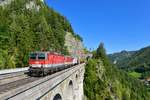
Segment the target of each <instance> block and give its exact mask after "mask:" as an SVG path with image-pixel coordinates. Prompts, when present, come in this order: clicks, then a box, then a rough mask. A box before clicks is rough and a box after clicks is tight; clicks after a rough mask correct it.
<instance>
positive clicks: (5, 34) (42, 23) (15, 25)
mask: <svg viewBox="0 0 150 100" xmlns="http://www.w3.org/2000/svg"><path fill="white" fill-rule="evenodd" d="M31 1H32V2H33V3H34V6H31V7H30V6H29V7H27V4H30V2H31ZM66 32H71V33H72V35H73V36H74V37H76V38H77V39H79V40H81V41H82V40H83V39H82V38H81V37H80V36H79V35H78V34H75V33H74V31H73V29H72V26H71V24H70V23H69V21H68V20H67V18H66V17H64V16H62V15H61V14H59V13H57V12H56V11H54V10H53V9H52V8H50V7H48V6H47V5H46V4H44V3H42V2H41V1H40V0H13V1H12V2H11V4H8V5H5V6H0V69H8V68H16V67H25V66H28V55H29V53H30V52H32V51H41V50H44V51H53V52H58V53H62V54H67V55H68V51H67V47H66V46H64V44H65V35H66Z"/></svg>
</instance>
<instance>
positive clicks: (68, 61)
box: [29, 52, 79, 76]
mask: <svg viewBox="0 0 150 100" xmlns="http://www.w3.org/2000/svg"><path fill="white" fill-rule="evenodd" d="M78 63H79V61H78V59H77V58H73V57H71V56H64V55H62V54H59V53H55V52H32V53H30V55H29V75H38V76H39V75H42V76H46V75H48V74H52V73H55V72H57V71H60V70H63V69H66V68H69V67H71V66H73V65H76V64H78Z"/></svg>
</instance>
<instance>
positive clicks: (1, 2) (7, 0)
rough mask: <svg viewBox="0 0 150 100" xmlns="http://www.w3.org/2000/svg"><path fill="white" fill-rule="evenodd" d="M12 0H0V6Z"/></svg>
mask: <svg viewBox="0 0 150 100" xmlns="http://www.w3.org/2000/svg"><path fill="white" fill-rule="evenodd" d="M12 1H13V0H0V6H4V5H7V4H10V3H11V2H12Z"/></svg>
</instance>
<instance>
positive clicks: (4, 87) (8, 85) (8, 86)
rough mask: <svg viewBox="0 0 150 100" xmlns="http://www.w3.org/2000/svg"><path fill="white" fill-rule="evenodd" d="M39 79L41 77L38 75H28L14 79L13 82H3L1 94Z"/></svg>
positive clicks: (0, 89) (0, 88) (0, 86)
mask: <svg viewBox="0 0 150 100" xmlns="http://www.w3.org/2000/svg"><path fill="white" fill-rule="evenodd" d="M38 79H40V78H38V77H26V78H23V79H19V80H16V81H13V82H9V83H6V84H2V85H0V94H2V93H4V92H7V91H9V90H12V89H15V88H18V87H20V86H22V85H24V84H27V83H30V82H33V81H35V80H38Z"/></svg>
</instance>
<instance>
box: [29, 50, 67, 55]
mask: <svg viewBox="0 0 150 100" xmlns="http://www.w3.org/2000/svg"><path fill="white" fill-rule="evenodd" d="M31 53H49V54H55V55H63V54H60V53H57V52H50V51H35V52H31ZM63 56H64V55H63Z"/></svg>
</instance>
